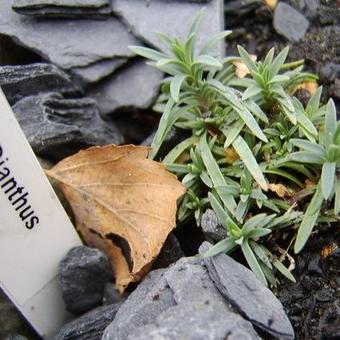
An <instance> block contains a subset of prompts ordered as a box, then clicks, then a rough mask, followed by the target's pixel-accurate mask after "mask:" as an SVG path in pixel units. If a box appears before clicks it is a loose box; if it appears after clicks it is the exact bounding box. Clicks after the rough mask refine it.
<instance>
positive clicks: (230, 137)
mask: <svg viewBox="0 0 340 340" xmlns="http://www.w3.org/2000/svg"><path fill="white" fill-rule="evenodd" d="M244 125H245V123H244V121H243V120H241V119H239V120H237V121H236V122H235V123H233V124H232V125H231V126H230V127H228V128H227V129H222V133H223V134H224V136H225V137H226V140H225V142H224V148H229V146H230V145H231V144H232V142H233V141H234V140H235V138H236V137H237V136H238V135H239V134H240V132H241V131H242V129H243V128H244Z"/></svg>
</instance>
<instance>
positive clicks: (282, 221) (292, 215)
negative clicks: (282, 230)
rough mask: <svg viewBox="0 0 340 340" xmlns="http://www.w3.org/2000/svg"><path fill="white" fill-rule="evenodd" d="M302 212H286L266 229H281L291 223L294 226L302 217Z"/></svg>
mask: <svg viewBox="0 0 340 340" xmlns="http://www.w3.org/2000/svg"><path fill="white" fill-rule="evenodd" d="M301 215H302V212H301V211H290V212H286V213H284V214H283V215H281V216H279V217H276V218H275V219H274V220H272V221H271V222H270V223H268V224H267V225H266V228H269V229H274V228H275V227H281V226H283V225H287V224H289V223H291V224H293V223H295V222H296V220H297V219H298V218H299V217H301Z"/></svg>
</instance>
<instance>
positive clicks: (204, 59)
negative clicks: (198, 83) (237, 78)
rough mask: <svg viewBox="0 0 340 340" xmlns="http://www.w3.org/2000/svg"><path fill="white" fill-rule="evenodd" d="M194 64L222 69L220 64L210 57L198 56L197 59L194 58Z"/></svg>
mask: <svg viewBox="0 0 340 340" xmlns="http://www.w3.org/2000/svg"><path fill="white" fill-rule="evenodd" d="M194 64H202V65H206V66H212V67H217V68H222V66H223V65H222V63H221V62H220V61H219V60H218V59H216V58H214V57H212V56H210V55H207V54H205V55H200V56H199V57H198V58H196V60H195V61H194Z"/></svg>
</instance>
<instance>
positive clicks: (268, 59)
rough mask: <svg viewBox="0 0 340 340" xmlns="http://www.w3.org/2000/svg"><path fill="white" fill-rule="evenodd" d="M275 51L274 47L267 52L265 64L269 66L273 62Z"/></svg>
mask: <svg viewBox="0 0 340 340" xmlns="http://www.w3.org/2000/svg"><path fill="white" fill-rule="evenodd" d="M274 53H275V48H274V47H272V48H271V49H270V50H269V52H268V53H267V55H266V58H265V59H264V62H263V64H264V65H265V66H267V67H268V66H269V65H270V64H271V63H272V62H273V58H274Z"/></svg>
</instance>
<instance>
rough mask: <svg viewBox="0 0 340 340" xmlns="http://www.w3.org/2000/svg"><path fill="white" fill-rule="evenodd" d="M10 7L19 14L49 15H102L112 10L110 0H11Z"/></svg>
mask: <svg viewBox="0 0 340 340" xmlns="http://www.w3.org/2000/svg"><path fill="white" fill-rule="evenodd" d="M12 8H13V10H15V11H16V12H18V13H20V14H25V15H36V16H51V17H73V16H75V17H79V16H102V15H108V14H110V13H111V12H112V11H111V6H110V0H81V1H80V0H13V3H12Z"/></svg>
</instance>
